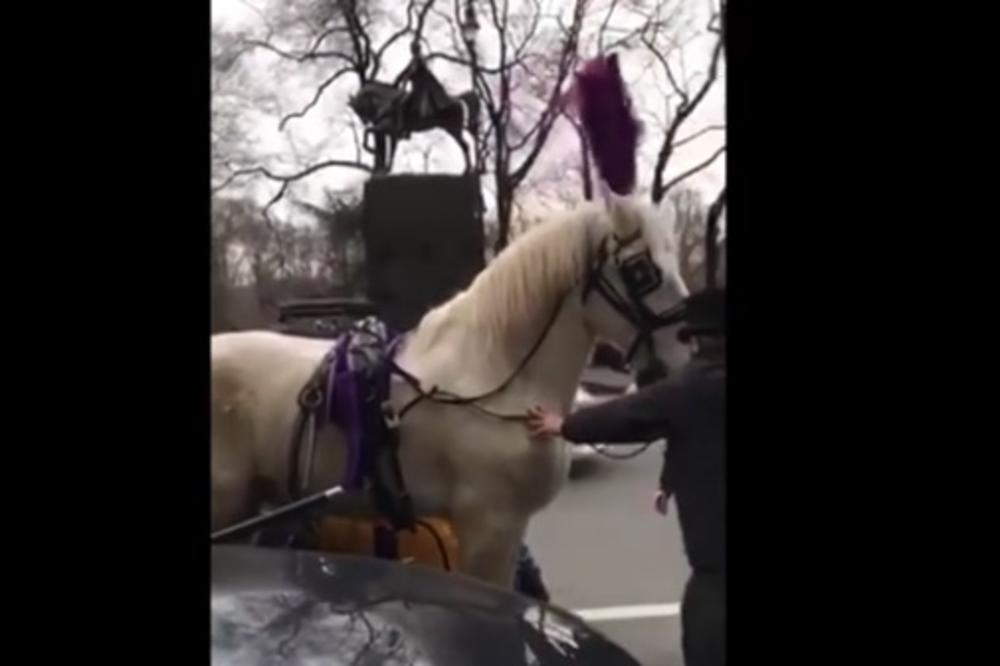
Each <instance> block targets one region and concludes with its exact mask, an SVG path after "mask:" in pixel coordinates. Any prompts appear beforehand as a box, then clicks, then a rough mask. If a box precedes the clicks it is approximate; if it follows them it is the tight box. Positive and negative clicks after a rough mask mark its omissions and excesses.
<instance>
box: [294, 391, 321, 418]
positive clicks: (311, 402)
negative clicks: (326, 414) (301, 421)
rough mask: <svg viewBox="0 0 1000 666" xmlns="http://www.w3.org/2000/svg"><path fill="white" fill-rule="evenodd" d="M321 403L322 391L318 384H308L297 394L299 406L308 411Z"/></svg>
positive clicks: (313, 409)
mask: <svg viewBox="0 0 1000 666" xmlns="http://www.w3.org/2000/svg"><path fill="white" fill-rule="evenodd" d="M322 404H323V391H322V390H321V389H320V388H319V387H318V386H310V387H308V388H306V389H305V390H304V391H302V393H301V394H300V395H299V406H300V407H302V409H305V410H308V411H310V412H312V411H315V410H317V409H319V407H320V405H322Z"/></svg>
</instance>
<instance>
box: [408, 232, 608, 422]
mask: <svg viewBox="0 0 1000 666" xmlns="http://www.w3.org/2000/svg"><path fill="white" fill-rule="evenodd" d="M580 230H581V231H585V230H583V229H582V223H581V227H580ZM553 231H554V233H555V234H556V238H558V241H557V242H561V243H563V244H566V243H573V242H579V243H580V245H581V250H582V249H583V243H585V242H589V241H588V238H589V236H587V235H586V234H581V235H576V234H574V233H573V232H574V229H573V226H572V225H560V226H557V227H555V228H554V229H553ZM539 240H541V241H542V242H544V241H545V239H536V241H539ZM548 240H549V241H552V238H549V239H548ZM529 243H530V242H529ZM525 249H527V251H528V254H527V255H526V257H527V258H528V259H530V260H531V261H530V262H525V263H528V264H529V268H525V266H524V264H523V263H520V262H511V261H506V262H505V261H503V260H502V258H497V259H495V260H494V262H493V263H491V264H490V265H489V266H488V267H487V268H486V270H485V271H484V273H483V274H482V275H480V277H478V278H477V279H476V280H475V281H474V282H473V284H472V285H471V286H470V287H469V289H468V290H467V291H466V292H465V293H463V294H460V295H459V296H457V297H456V298H455V299H454V300H453V301H452V302H450V303H448V304H445V305H444V306H442V307H441V308H438V309H437V310H435V311H432V312H431V313H429V314H428V315H427V316H426V317H425V318H424V320H423V321H422V322H421V324H420V325H419V326H418V327H417V329H416V330H415V331H414V332H413V334H412V336H411V338H410V341H409V342H408V343H407V345H406V348H405V349H404V351H403V354H402V356H401V358H400V361H401V363H402V365H403V366H404V367H405V368H407V369H408V370H409V371H410V372H412V373H413V374H415V375H416V376H418V377H420V379H421V381H422V382H423V383H424V384H425V385H427V386H438V387H440V388H441V389H442V390H447V391H449V392H451V393H454V394H456V395H460V396H472V395H479V394H482V393H485V392H487V391H491V390H493V389H495V388H496V387H498V386H500V385H501V384H502V383H503V382H504V381H505V380H507V379H508V378H509V377H511V376H512V375H514V374H515V373H516V375H515V377H514V379H513V380H512V381H511V383H510V385H509V387H508V390H506V391H504V392H503V393H502V394H500V395H497V396H496V397H495V398H491V404H496V405H497V406H498V407H499V406H500V405H503V404H508V403H509V405H510V406H511V407H513V408H515V409H517V408H521V409H523V408H524V407H525V403H526V401H529V400H530V401H536V402H538V401H541V402H545V403H547V404H550V405H552V406H568V401H570V400H571V399H572V397H573V394H574V392H575V388H576V385H577V383H578V382H579V378H580V373H581V372H582V370H583V366H584V364H585V362H586V359H587V356H588V354H589V352H590V350H591V349H592V347H593V343H594V336H593V334H592V333H591V332H590V331H589V329H588V327H587V326H586V324H585V321H584V314H583V307H582V303H581V300H580V298H579V293H580V287H579V283H580V282H581V280H582V278H583V273H584V271H585V266H586V265H587V260H586V258H585V257H576V259H574V260H571V261H569V262H568V263H566V264H565V266H566V268H565V269H564V270H560V271H559V272H558V273H550V274H548V276H547V277H546V278H545V279H542V276H541V275H538V276H535V275H530V276H526V275H524V273H519V271H524V270H531V271H533V272H534V271H537V270H538V269H537V266H538V264H539V263H543V259H544V256H543V255H539V254H536V253H533V252H532V250H531V248H524V247H521V248H518V247H517V246H511V247H510V248H508V249H507V250H506V251H507V252H515V251H518V252H519V251H524V250H525ZM574 256H576V255H574ZM577 273H579V274H577ZM487 274H490V275H487ZM526 280H527V281H526ZM525 285H528V286H527V287H526V286H525ZM526 288H527V289H529V290H531V293H530V298H526V297H525V294H524V290H525V289H526ZM508 290H512V291H509V292H508ZM518 290H520V291H518ZM512 303H513V305H512ZM529 309H530V312H529V311H528V310H529ZM553 315H555V316H554V317H553ZM546 327H548V328H547V330H546ZM539 341H541V342H540V343H539ZM536 344H538V348H537V349H536V350H535V351H534V352H533V353H532V354H531V357H530V359H529V360H528V361H527V362H526V363H524V362H525V358H526V357H527V355H528V353H529V352H531V350H532V348H533V347H534V346H535V345H536ZM522 363H524V366H523V367H521V364H522Z"/></svg>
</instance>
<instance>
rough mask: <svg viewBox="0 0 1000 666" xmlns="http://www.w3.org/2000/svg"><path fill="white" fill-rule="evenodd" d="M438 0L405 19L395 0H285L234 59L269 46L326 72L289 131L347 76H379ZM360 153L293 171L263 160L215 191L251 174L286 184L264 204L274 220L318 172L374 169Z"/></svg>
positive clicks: (412, 7) (413, 1) (412, 3)
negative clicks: (276, 209)
mask: <svg viewBox="0 0 1000 666" xmlns="http://www.w3.org/2000/svg"><path fill="white" fill-rule="evenodd" d="M433 2H434V0H419V1H418V0H409V1H408V2H407V4H406V5H405V9H404V15H405V20H402V21H401V20H399V19H398V14H396V13H393V12H391V11H389V9H388V7H389V6H390V5H392V6H394V7H395V6H396V5H394V3H392V2H391V1H390V0H280V1H279V2H276V3H274V4H273V6H272V7H271V10H270V11H269V12H267V13H264V12H261V13H260V14H261V23H262V27H263V28H264V34H263V35H262V36H247V35H243V36H241V38H240V39H239V40H238V42H237V43H236V44H233V45H232V46H231V50H232V51H233V53H232V55H230V56H229V59H230V60H231V61H233V62H235V61H237V60H238V59H239V58H240V57H242V56H244V55H246V54H248V53H251V52H256V51H264V52H268V53H270V54H273V55H274V56H276V57H277V58H278V59H279V62H282V63H284V64H286V65H293V66H294V67H295V68H296V70H297V71H299V72H301V71H303V69H305V68H312V69H314V70H315V72H319V73H320V74H319V77H320V78H321V80H320V81H319V83H318V84H317V85H316V87H315V90H314V91H313V93H312V95H311V97H310V98H309V100H308V101H307V102H306V103H305V104H303V105H301V106H300V107H299V108H297V109H295V110H293V111H290V112H288V113H285V114H283V115H282V116H281V118H280V119H279V121H278V128H279V129H281V130H283V129H286V128H287V126H288V125H289V123H290V122H292V121H294V120H295V119H298V118H303V117H305V116H306V114H308V113H309V112H310V111H311V110H313V109H314V108H315V107H316V106H317V105H318V104H319V102H320V100H321V99H322V98H323V97H324V95H325V94H326V93H327V92H328V91H329V90H330V89H331V87H332V86H333V85H334V83H336V82H337V81H338V80H340V79H341V78H343V77H346V76H353V77H354V78H355V80H356V82H357V84H358V85H363V84H364V83H366V82H368V81H372V80H374V79H375V78H376V77H378V76H379V74H380V73H381V71H382V65H383V61H384V57H385V54H386V52H387V51H388V50H389V49H390V48H391V47H392V46H393V45H394V44H396V43H397V42H399V41H400V40H401V39H403V38H404V37H406V36H407V35H408V34H412V33H415V32H416V31H417V30H418V29H419V27H421V26H422V24H423V21H424V18H425V17H426V14H427V11H428V9H429V7H430V5H431V4H432V3H433ZM315 72H314V73H315ZM348 116H349V114H348ZM355 138H357V137H356V136H355ZM355 145H356V146H357V141H355ZM359 153H360V151H357V150H356V151H355V155H354V156H353V157H350V158H348V157H343V158H341V157H338V158H331V159H321V160H317V161H315V162H314V163H312V164H309V165H308V166H306V167H304V168H302V169H299V170H296V171H292V172H288V173H279V172H278V171H277V170H274V169H270V168H267V167H265V166H260V165H258V166H252V167H245V168H239V169H235V170H232V171H231V172H230V173H229V174H228V175H227V176H226V177H225V178H223V179H221V181H220V182H218V184H217V185H216V186H215V187H214V188H213V192H220V191H222V190H224V189H225V188H227V187H229V186H230V185H232V184H233V183H234V182H236V181H237V180H240V179H243V178H246V177H249V176H262V177H264V178H267V179H269V180H272V181H275V182H277V183H279V184H280V186H279V188H278V190H277V191H276V193H275V194H274V196H273V197H272V198H271V199H270V200H269V201H268V202H267V204H266V205H265V207H264V213H265V217H267V218H268V219H270V218H269V217H268V211H269V209H270V208H271V207H272V206H273V205H274V204H275V203H277V202H278V201H280V200H281V199H282V198H283V197H284V196H285V195H286V194H287V193H288V190H289V187H290V186H291V185H292V184H293V183H295V182H297V181H299V180H302V179H304V178H307V177H309V176H312V175H313V174H315V173H316V172H318V171H321V170H324V169H328V168H331V167H343V168H349V169H357V170H361V171H365V172H371V171H372V168H371V166H369V165H368V164H365V163H364V162H362V161H361V159H360V158H361V156H360V154H359Z"/></svg>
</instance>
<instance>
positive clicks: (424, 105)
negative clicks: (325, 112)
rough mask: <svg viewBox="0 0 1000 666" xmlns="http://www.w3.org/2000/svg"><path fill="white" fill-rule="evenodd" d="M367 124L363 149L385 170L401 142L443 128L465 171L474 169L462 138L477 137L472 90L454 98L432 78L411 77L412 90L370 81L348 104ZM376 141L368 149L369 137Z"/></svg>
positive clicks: (476, 111)
mask: <svg viewBox="0 0 1000 666" xmlns="http://www.w3.org/2000/svg"><path fill="white" fill-rule="evenodd" d="M348 104H349V105H350V107H351V109H352V110H353V111H354V112H355V113H356V114H357V115H358V117H359V118H360V119H361V121H362V122H364V123H365V125H366V130H365V149H366V150H368V151H370V152H373V153H375V154H376V159H377V160H378V165H380V166H381V168H384V169H385V170H386V171H388V170H389V168H391V166H392V161H393V158H394V157H395V155H396V147H397V145H398V143H399V141H400V140H401V139H406V138H408V137H409V136H410V134H412V133H415V132H427V131H430V130H433V129H443V130H444V131H445V132H447V133H448V135H449V136H451V137H452V138H453V139H454V140H455V141H456V142H457V143H458V145H459V147H460V148H461V149H462V156H463V157H464V159H465V171H466V173H469V172H471V171H472V168H473V155H472V151H471V150H470V147H469V144H468V143H467V142H466V140H465V137H464V136H463V135H462V132H463V131H464V130H467V131H468V132H470V133H471V134H472V135H473V136H476V134H477V132H478V125H479V98H478V97H477V96H476V93H475V92H474V91H471V90H470V91H468V92H464V93H462V94H461V95H458V96H457V97H451V96H450V95H448V94H447V93H446V92H445V91H444V89H443V88H441V86H440V84H439V83H437V80H436V79H434V78H433V77H432V76H429V75H428V76H427V77H424V78H420V77H417V78H414V80H413V87H412V89H411V91H409V92H407V91H405V90H403V89H402V88H400V87H399V86H397V85H393V84H389V83H383V82H381V81H369V82H367V83H365V84H364V85H363V86H361V89H360V90H359V91H358V92H357V94H355V95H354V96H352V97H351V98H350V100H349V102H348ZM371 137H374V138H375V146H371V145H370V142H369V138H371Z"/></svg>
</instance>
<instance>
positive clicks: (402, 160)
mask: <svg viewBox="0 0 1000 666" xmlns="http://www.w3.org/2000/svg"><path fill="white" fill-rule="evenodd" d="M521 1H523V0H510V3H511V6H512V7H515V6H516V5H517V4H519V3H520V2H521ZM268 2H269V0H212V13H213V23H214V24H216V25H218V26H222V27H224V28H226V29H227V30H246V31H249V32H250V34H252V35H254V36H256V37H261V36H263V22H262V20H261V18H260V16H259V15H258V14H256V13H255V12H254V11H253V9H252V8H251V7H253V6H255V7H257V8H259V9H265V8H266V6H267V3H268ZM542 2H543V5H544V6H546V7H549V8H553V9H557V10H561V9H564V8H565V7H567V6H569V0H542ZM607 3H608V0H593V2H592V4H591V8H592V10H599V9H600V8H602V7H606V6H607ZM439 4H441V5H442V7H444V8H445V9H447V10H449V11H450V8H451V7H452V2H449V1H446V2H443V3H439ZM621 4H622V5H626V4H628V3H627V2H622V3H621ZM672 4H681V5H684V10H685V11H686V13H687V15H688V16H690V17H691V26H692V29H693V30H697V31H703V30H704V27H705V25H706V24H707V21H708V17H709V15H710V11H711V9H710V0H682V1H680V2H677V0H675V1H674V2H673V3H672ZM399 5H400V7H401V8H402V7H403V6H405V4H404V2H403V0H400V1H399ZM483 11H485V10H484V9H480V15H481V20H480V23H483V24H485V23H486V21H485V20H483V18H482V12H483ZM616 16H619V14H616ZM620 16H622V18H621V19H620V20H619V21H618V22H619V23H623V22H625V21H628V20H629V17H628V16H627V15H625V14H621V15H620ZM603 18H604V16H603V12H601V11H594V12H593V18H592V19H591V20H594V21H596V22H597V23H600V21H601V20H603ZM633 20H641V18H639V17H635V18H634V19H633ZM430 38H431V40H432V43H434V44H437V42H438V40H439V39H440V40H442V41H441V44H440V48H441V50H448V49H449V45H450V39H449V37H447V36H446V35H443V34H442V35H440V36H436V35H430ZM491 38H492V39H491ZM380 41H381V40H378V39H376V40H375V42H376V44H378V43H380ZM713 43H714V35H710V34H703V35H702V36H700V37H694V38H693V39H692V41H690V42H689V43H687V44H686V45H685V47H684V48H683V66H684V69H685V71H686V72H687V74H688V76H689V78H691V77H694V78H693V83H694V84H695V85H697V83H698V81H699V80H700V79H699V78H697V77H698V76H699V74H703V73H704V72H705V70H706V69H707V67H708V62H709V56H710V53H711V49H712V46H713ZM495 45H496V40H495V33H493V32H492V31H491V30H489V29H487V26H486V25H484V27H483V29H482V30H481V33H480V37H479V46H480V49H481V50H480V52H481V53H482V55H483V58H484V60H485V61H487V62H488V61H489V60H490V55H491V54H492V53H495ZM397 46H398V47H399V48H394V49H392V50H390V51H389V52H388V53H387V57H386V60H385V65H384V67H383V74H382V77H380V78H390V77H393V76H395V74H396V73H397V72H399V71H400V70H401V69H402V68H403V67H405V65H406V63H407V60H408V58H409V52H408V42H407V41H406V40H401V41H400V42H399V43H397ZM581 55H582V56H583V57H584V58H589V57H593V56H594V55H596V51H595V52H593V53H588V52H583V53H582V54H581ZM675 57H676V56H675ZM621 61H622V66H623V73H624V75H625V79H626V81H628V82H629V83H630V85H631V87H630V91H631V94H632V96H633V98H634V100H635V106H636V108H637V109H640V110H641V111H643V112H644V113H642V114H641V115H642V120H643V122H644V124H645V125H646V134H645V137H646V138H645V140H644V141H643V143H642V146H641V148H640V184H641V185H645V186H648V184H649V182H650V181H651V178H652V165H653V163H654V160H655V155H656V151H657V150H658V148H659V146H658V141H659V139H660V138H661V137H662V132H661V131H660V130H659V129H658V127H657V124H659V123H662V122H663V118H664V116H665V108H666V101H665V97H664V93H665V91H668V90H669V84H668V82H667V81H666V77H665V76H664V75H663V73H662V68H660V67H659V66H653V67H650V66H649V64H650V63H651V62H652V61H651V56H650V55H649V53H648V52H646V51H645V50H642V49H639V50H636V51H633V52H621ZM673 64H674V66H675V68H676V67H678V66H679V64H680V63H679V61H677V60H675V61H673ZM248 65H249V68H250V70H249V71H250V74H251V79H252V87H253V88H254V89H255V90H257V91H259V92H266V93H273V94H274V95H275V96H276V98H277V100H278V103H279V105H280V107H281V108H280V110H279V112H278V113H276V114H270V115H268V114H261V115H260V117H259V118H257V119H256V120H255V122H253V123H252V127H253V134H254V137H253V138H254V140H255V145H256V149H255V155H258V156H259V158H260V162H261V163H263V164H266V165H268V166H270V167H272V168H273V169H274V170H275V171H278V172H294V171H296V170H298V169H299V168H301V167H302V166H306V165H308V164H309V163H310V162H312V161H314V160H320V159H334V158H344V159H354V158H355V145H354V140H353V138H352V135H351V133H350V131H349V129H348V123H350V122H353V119H352V114H351V112H350V111H349V109H348V108H347V107H346V99H347V96H348V95H349V94H350V93H351V92H353V89H354V88H355V87H356V81H355V80H354V79H353V78H351V77H343V78H342V79H340V80H339V81H338V82H337V83H336V84H334V85H333V86H331V87H330V89H328V91H327V93H326V95H324V98H323V100H322V102H321V103H320V104H318V105H317V106H316V107H315V108H314V109H312V110H311V111H310V112H309V114H308V115H306V117H305V118H301V119H297V120H294V121H292V122H291V123H289V124H288V125H287V126H286V128H285V130H284V131H279V130H278V129H277V125H278V119H279V117H280V115H281V112H284V113H288V112H290V111H293V110H296V109H298V108H301V107H302V106H303V105H304V104H305V103H306V102H308V101H309V99H310V98H311V97H312V95H313V93H314V91H315V89H316V84H317V82H318V81H321V80H322V74H323V71H322V70H320V69H319V68H305V67H303V66H301V65H297V64H293V63H286V62H281V59H280V58H278V57H277V56H274V55H273V54H268V53H266V52H261V51H258V52H256V53H255V54H254V55H253V56H252V57H251V59H250V61H249V62H248ZM326 66H327V67H328V66H329V64H328V63H327V64H326ZM431 67H432V69H433V70H434V71H435V73H436V74H438V76H439V78H441V80H442V82H443V83H444V85H445V87H446V88H448V89H449V91H451V92H452V93H458V92H461V91H464V90H467V89H468V88H469V78H468V77H469V73H468V70H464V69H463V68H460V67H452V66H449V65H447V64H446V63H444V62H443V61H440V60H435V61H433V62H432V63H431ZM724 91H725V69H724V67H722V68H720V76H719V79H718V80H717V82H716V84H715V85H714V86H713V88H712V90H711V92H710V93H709V95H708V96H707V97H706V98H705V100H704V101H703V102H702V104H701V105H700V106H699V108H698V110H697V111H696V112H695V113H694V114H693V115H692V116H691V117H690V118H688V120H687V121H686V122H685V124H684V125H683V126H682V129H681V131H680V133H679V137H680V138H683V137H687V136H690V135H691V134H694V133H695V132H697V131H698V130H700V129H702V128H704V127H706V126H709V125H722V124H724V123H725V92H724ZM673 103H674V104H676V102H673ZM414 139H415V140H412V141H409V142H406V143H404V144H403V145H401V146H400V148H399V151H398V153H397V156H396V162H395V164H394V169H393V170H394V172H405V171H424V170H425V162H427V161H428V160H429V162H428V163H429V164H430V167H431V169H432V170H433V171H437V172H448V173H458V172H460V171H461V170H462V165H463V161H462V157H461V153H460V151H459V148H458V146H457V144H455V143H454V142H452V141H451V139H450V138H448V137H447V136H446V135H444V134H443V133H440V132H438V131H435V132H430V133H426V134H422V135H414ZM724 141H725V133H724V132H720V131H713V132H709V133H706V134H704V135H703V136H701V137H699V138H698V139H695V140H693V141H691V142H690V143H687V144H685V145H684V146H682V147H680V148H678V150H677V153H676V154H675V156H674V157H673V158H672V160H671V163H670V165H669V166H668V168H667V174H666V176H667V178H668V179H669V178H670V177H672V176H673V175H676V174H679V173H681V172H683V171H685V170H686V169H688V168H690V167H692V166H693V165H695V164H697V163H699V162H701V161H703V160H705V159H707V158H708V157H709V156H711V155H712V153H714V152H715V151H716V150H717V149H718V148H719V146H721V145H722V144H723V143H724ZM431 144H433V147H432V148H428V147H429V146H431ZM365 159H366V160H367V159H370V158H369V156H368V155H367V154H366V155H365ZM579 161H580V156H579V143H578V140H577V138H576V135H575V134H574V133H573V131H572V130H571V128H569V127H568V126H567V125H566V124H565V121H560V122H559V123H558V124H557V127H556V128H554V130H553V133H552V135H551V137H550V139H549V142H548V143H547V144H546V146H545V148H544V150H543V152H542V154H541V156H540V157H539V160H538V162H537V163H536V165H535V167H534V171H533V175H532V176H531V177H530V178H529V180H530V179H532V178H533V179H534V180H537V181H540V182H541V184H540V185H530V186H529V187H526V188H525V189H524V190H522V191H520V193H519V195H518V199H519V200H520V202H521V204H522V205H525V206H527V207H529V208H531V207H532V206H533V203H535V201H536V200H537V201H539V202H541V201H544V202H545V205H546V206H547V207H551V206H552V205H553V204H552V202H551V197H549V196H548V195H547V194H546V190H547V189H548V188H562V189H564V190H566V191H568V192H572V191H574V190H575V191H579V188H580V181H579V176H578V175H577V174H576V173H575V172H570V174H569V175H568V176H567V175H564V174H566V170H565V168H564V164H565V163H567V162H569V163H572V164H573V165H578V164H579ZM365 178H366V174H364V173H363V172H361V171H356V170H348V169H339V168H332V169H327V170H323V171H320V172H318V173H317V174H315V175H314V176H312V177H311V178H309V179H307V180H304V181H302V182H300V183H298V184H297V185H296V186H295V190H294V191H295V194H296V196H299V197H301V198H305V199H310V200H318V199H319V194H320V193H321V188H322V187H327V188H332V189H343V188H349V187H351V186H353V185H357V184H360V183H361V181H363V180H364V179H365ZM570 179H571V180H570ZM724 180H725V155H723V156H722V157H720V158H719V159H717V160H716V162H715V163H714V164H713V165H712V166H711V167H709V168H707V169H705V170H704V171H702V172H701V173H699V174H698V175H696V176H693V177H692V178H690V179H689V180H688V181H686V184H687V185H689V186H691V187H694V188H696V189H698V190H700V191H702V192H703V195H704V197H705V198H706V199H707V200H711V198H714V196H715V194H716V193H717V192H718V190H719V189H720V188H721V187H722V185H723V183H724ZM487 186H488V183H487ZM276 188H277V185H276V184H275V183H272V182H268V181H266V180H260V181H258V182H256V183H255V184H253V185H250V192H251V193H252V194H253V195H254V196H255V197H256V198H258V199H261V200H262V201H264V200H266V199H267V198H268V197H269V196H270V195H271V194H273V193H274V192H275V191H276ZM487 198H489V197H487ZM557 205H558V204H557ZM563 205H564V204H563ZM280 210H281V209H280V208H279V212H280Z"/></svg>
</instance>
